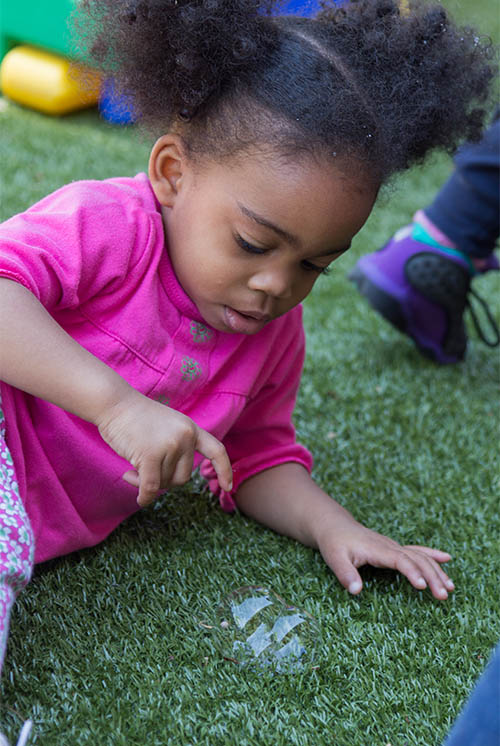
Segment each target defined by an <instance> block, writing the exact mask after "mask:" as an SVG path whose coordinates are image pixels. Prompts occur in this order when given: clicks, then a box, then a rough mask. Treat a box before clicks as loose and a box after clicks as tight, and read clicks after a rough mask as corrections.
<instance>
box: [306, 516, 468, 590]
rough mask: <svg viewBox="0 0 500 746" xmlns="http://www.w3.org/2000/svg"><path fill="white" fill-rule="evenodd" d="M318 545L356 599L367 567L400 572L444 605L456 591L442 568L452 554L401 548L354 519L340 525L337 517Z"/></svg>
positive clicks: (418, 547) (424, 548)
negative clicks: (362, 574) (359, 570)
mask: <svg viewBox="0 0 500 746" xmlns="http://www.w3.org/2000/svg"><path fill="white" fill-rule="evenodd" d="M317 541H318V548H319V550H320V552H321V554H322V556H323V559H324V560H325V562H326V563H327V564H328V565H329V566H330V567H331V569H332V570H333V572H334V573H335V575H336V576H337V578H338V579H339V581H340V582H341V583H342V585H343V586H344V587H345V588H347V590H348V591H349V592H350V593H352V594H353V595H357V594H358V593H359V592H360V591H361V589H362V587H363V583H362V580H361V576H360V574H359V572H358V568H359V567H362V566H363V565H373V567H386V568H390V569H391V570H398V571H399V572H400V573H401V574H402V575H405V577H407V578H408V580H409V581H410V583H411V584H412V585H413V586H414V587H415V588H418V589H419V590H423V589H424V588H427V587H428V588H429V590H430V591H431V593H432V595H433V596H434V598H437V599H438V600H439V601H444V600H445V599H446V598H448V593H450V592H451V591H453V590H454V587H455V586H454V584H453V581H452V580H450V578H449V577H448V575H447V574H446V573H445V572H444V570H443V569H442V568H441V567H440V563H443V562H448V561H449V560H450V559H451V557H450V555H449V554H447V553H446V552H441V551H439V550H438V549H431V548H430V547H422V546H401V545H400V544H398V543H397V542H396V541H393V540H392V539H389V538H388V537H386V536H382V535H381V534H378V533H376V532H375V531H371V530H370V529H368V528H366V527H365V526H363V525H362V524H360V523H358V522H357V521H356V520H354V518H352V516H349V519H347V520H345V523H344V521H341V522H340V525H339V521H338V517H337V520H336V522H335V525H334V526H332V527H331V530H330V531H329V530H328V528H327V527H326V526H323V529H322V531H321V535H320V536H319V537H317Z"/></svg>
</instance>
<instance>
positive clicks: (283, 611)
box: [215, 585, 319, 673]
mask: <svg viewBox="0 0 500 746" xmlns="http://www.w3.org/2000/svg"><path fill="white" fill-rule="evenodd" d="M215 635H216V637H217V639H218V642H219V647H220V649H221V650H222V652H223V655H224V657H225V658H226V659H227V660H230V661H234V663H239V664H241V665H247V666H248V665H251V666H258V667H259V668H273V669H274V670H276V671H277V672H279V673H286V672H289V671H300V670H304V669H306V668H308V667H311V666H312V663H313V660H314V654H315V650H316V646H317V642H318V639H319V627H318V624H317V622H316V621H315V619H314V618H313V617H312V616H311V615H310V614H309V613H308V612H307V611H303V610H301V609H298V608H297V607H296V606H292V605H291V604H288V603H287V602H286V601H284V600H283V599H282V598H281V597H280V596H278V594H277V593H275V592H274V591H272V590H271V589H269V588H265V587H263V586H259V585H250V586H245V587H243V588H238V589H237V590H235V591H232V592H231V593H230V594H229V595H228V596H227V597H226V598H225V599H224V601H223V602H222V603H221V604H220V605H219V607H218V609H217V620H216V624H215Z"/></svg>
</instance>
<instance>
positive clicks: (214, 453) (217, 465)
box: [195, 428, 233, 492]
mask: <svg viewBox="0 0 500 746" xmlns="http://www.w3.org/2000/svg"><path fill="white" fill-rule="evenodd" d="M195 449H196V450H197V451H198V453H201V455H202V456H205V457H206V458H208V460H209V461H211V462H212V465H213V467H214V469H215V473H216V474H217V478H218V480H219V484H220V486H221V487H222V489H223V490H225V491H226V492H230V491H231V490H232V489H233V469H232V466H231V462H230V460H229V456H228V455H227V451H226V449H225V447H224V446H223V444H222V443H221V442H220V440H217V438H214V436H213V435H211V434H210V433H208V432H207V431H206V430H202V429H201V428H198V437H197V439H196V446H195Z"/></svg>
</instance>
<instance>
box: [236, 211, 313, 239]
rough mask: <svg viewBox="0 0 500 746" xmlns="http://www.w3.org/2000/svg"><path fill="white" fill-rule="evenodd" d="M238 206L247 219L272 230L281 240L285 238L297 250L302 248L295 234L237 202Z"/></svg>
mask: <svg viewBox="0 0 500 746" xmlns="http://www.w3.org/2000/svg"><path fill="white" fill-rule="evenodd" d="M236 204H237V205H238V207H239V208H240V210H241V212H242V213H243V215H245V216H246V217H247V218H250V220H253V221H254V223H258V224H259V225H263V226H264V228H270V229H271V230H272V231H274V232H275V233H276V234H277V235H278V236H280V238H283V239H284V240H285V241H287V242H288V243H289V244H291V245H292V246H295V247H296V248H300V246H301V242H300V240H299V239H298V238H297V236H294V235H293V233H289V232H288V231H286V230H285V229H284V228H280V227H279V225H275V223H272V222H271V221H270V220H268V219H267V218H264V217H262V215H257V213H256V212H254V211H253V210H250V208H249V207H245V205H242V204H240V202H237V203H236Z"/></svg>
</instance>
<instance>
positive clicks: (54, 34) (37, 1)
mask: <svg viewBox="0 0 500 746" xmlns="http://www.w3.org/2000/svg"><path fill="white" fill-rule="evenodd" d="M73 6H74V2H73V0H23V2H14V1H13V0H0V60H2V62H1V65H0V87H1V88H2V92H3V94H4V95H5V96H7V97H8V98H11V99H12V100H13V101H16V102H17V103H20V104H23V105H24V106H29V107H32V108H34V109H37V110H38V111H42V112H44V113H46V114H67V113H69V112H71V111H76V110H78V109H82V108H85V107H87V106H93V105H95V104H96V103H97V102H98V100H99V89H100V83H101V78H100V77H99V75H98V74H97V73H96V72H95V71H93V70H91V69H89V68H87V67H85V66H84V62H83V60H78V59H77V58H76V57H75V52H74V50H73V49H72V47H71V39H70V33H69V30H68V25H67V24H68V18H69V16H70V14H71V12H72V10H73ZM2 58H3V59H2Z"/></svg>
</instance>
